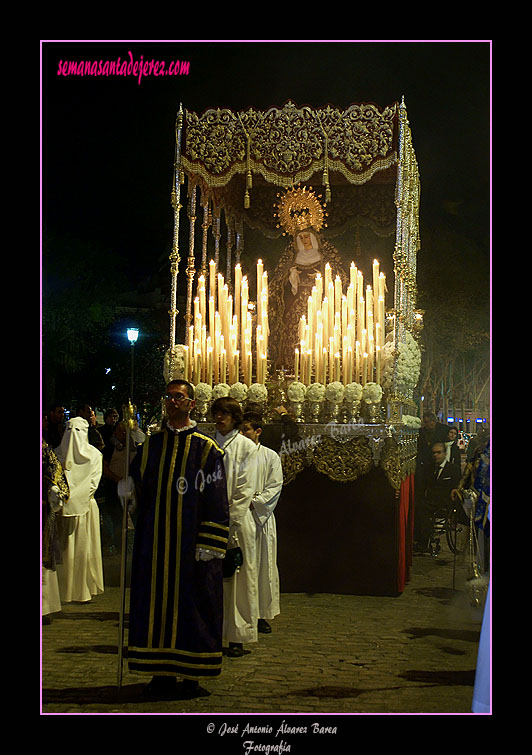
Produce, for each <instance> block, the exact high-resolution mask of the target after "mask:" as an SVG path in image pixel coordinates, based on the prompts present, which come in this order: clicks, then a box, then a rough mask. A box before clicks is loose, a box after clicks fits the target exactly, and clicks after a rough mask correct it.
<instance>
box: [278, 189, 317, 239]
mask: <svg viewBox="0 0 532 755" xmlns="http://www.w3.org/2000/svg"><path fill="white" fill-rule="evenodd" d="M277 196H278V197H281V195H280V194H277ZM320 199H321V194H319V195H318V196H316V195H315V193H314V191H313V190H312V186H311V187H309V188H308V189H307V188H306V186H303V187H301V186H298V187H297V188H295V189H289V190H288V191H287V192H286V194H283V196H282V197H281V199H280V201H279V202H278V204H277V205H276V207H277V209H278V212H277V213H275V214H274V217H277V218H279V223H277V228H280V227H283V228H284V231H283V236H284V235H285V234H286V233H290V234H291V235H292V236H295V235H296V234H297V233H299V232H300V231H304V230H305V229H306V228H314V230H315V231H320V230H321V229H322V228H323V227H324V226H326V225H327V223H326V222H325V218H326V217H327V213H326V212H325V211H324V207H325V206H326V204H325V202H324V203H323V205H322V204H321V202H320Z"/></svg>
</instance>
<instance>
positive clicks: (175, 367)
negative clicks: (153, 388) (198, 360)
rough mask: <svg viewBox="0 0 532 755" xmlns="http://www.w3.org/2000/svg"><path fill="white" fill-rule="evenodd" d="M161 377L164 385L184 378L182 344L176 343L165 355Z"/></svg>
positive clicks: (183, 348)
mask: <svg viewBox="0 0 532 755" xmlns="http://www.w3.org/2000/svg"><path fill="white" fill-rule="evenodd" d="M163 377H164V380H165V382H166V383H169V382H170V380H178V379H183V378H184V377H185V347H184V346H183V344H181V343H178V344H176V345H175V346H173V347H172V348H171V349H168V351H167V352H166V353H165V355H164V366H163Z"/></svg>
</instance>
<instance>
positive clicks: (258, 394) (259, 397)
mask: <svg viewBox="0 0 532 755" xmlns="http://www.w3.org/2000/svg"><path fill="white" fill-rule="evenodd" d="M247 399H248V401H252V402H253V403H257V404H261V403H262V402H264V401H267V400H268V389H267V388H266V386H265V385H264V384H263V383H253V385H250V386H249V389H248V394H247Z"/></svg>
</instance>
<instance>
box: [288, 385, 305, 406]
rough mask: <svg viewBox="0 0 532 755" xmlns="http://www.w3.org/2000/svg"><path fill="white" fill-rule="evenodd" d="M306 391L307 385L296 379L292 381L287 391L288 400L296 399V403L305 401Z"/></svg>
mask: <svg viewBox="0 0 532 755" xmlns="http://www.w3.org/2000/svg"><path fill="white" fill-rule="evenodd" d="M306 393H307V386H306V385H305V384H304V383H300V382H299V380H294V382H293V383H290V385H289V386H288V389H287V391H286V395H287V396H288V400H289V401H294V402H295V403H300V402H302V401H304V400H305V395H306Z"/></svg>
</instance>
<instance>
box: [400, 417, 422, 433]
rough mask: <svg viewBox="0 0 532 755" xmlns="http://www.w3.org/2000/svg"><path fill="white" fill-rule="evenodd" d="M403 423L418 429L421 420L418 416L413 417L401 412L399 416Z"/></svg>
mask: <svg viewBox="0 0 532 755" xmlns="http://www.w3.org/2000/svg"><path fill="white" fill-rule="evenodd" d="M401 421H402V423H403V425H406V426H407V427H410V428H412V429H413V430H419V428H420V427H421V420H420V418H419V417H413V416H412V415H411V414H403V416H402V417H401Z"/></svg>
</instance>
